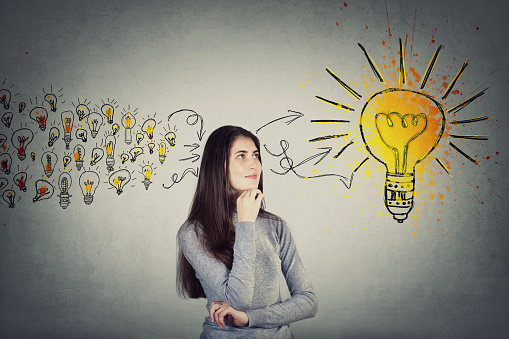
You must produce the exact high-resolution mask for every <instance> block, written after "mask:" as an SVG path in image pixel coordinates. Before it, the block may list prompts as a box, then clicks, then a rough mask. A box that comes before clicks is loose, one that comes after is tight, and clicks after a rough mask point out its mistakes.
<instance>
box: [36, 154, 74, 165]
mask: <svg viewBox="0 0 509 339" xmlns="http://www.w3.org/2000/svg"><path fill="white" fill-rule="evenodd" d="M34 157H35V154H34ZM62 160H63V162H64V168H67V165H69V164H70V163H71V161H72V159H71V157H70V156H69V155H66V156H64V157H63V159H62Z"/></svg>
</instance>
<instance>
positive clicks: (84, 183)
mask: <svg viewBox="0 0 509 339" xmlns="http://www.w3.org/2000/svg"><path fill="white" fill-rule="evenodd" d="M97 186H99V175H98V174H97V173H95V172H93V171H85V172H83V173H81V175H80V187H81V192H82V193H83V200H84V201H85V204H86V205H90V204H91V203H92V202H93V201H94V194H95V190H96V188H97Z"/></svg>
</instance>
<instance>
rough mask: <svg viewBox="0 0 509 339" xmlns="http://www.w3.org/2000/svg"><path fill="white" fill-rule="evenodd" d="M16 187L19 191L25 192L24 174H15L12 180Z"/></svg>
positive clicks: (25, 178)
mask: <svg viewBox="0 0 509 339" xmlns="http://www.w3.org/2000/svg"><path fill="white" fill-rule="evenodd" d="M12 180H13V181H14V183H15V184H16V186H18V188H19V189H20V191H22V192H26V191H27V187H26V182H27V174H26V172H19V173H17V174H16V175H15V176H14V178H12Z"/></svg>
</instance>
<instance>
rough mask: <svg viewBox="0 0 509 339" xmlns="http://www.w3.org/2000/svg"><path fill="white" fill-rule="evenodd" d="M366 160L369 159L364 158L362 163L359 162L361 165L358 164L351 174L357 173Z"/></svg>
mask: <svg viewBox="0 0 509 339" xmlns="http://www.w3.org/2000/svg"><path fill="white" fill-rule="evenodd" d="M368 160H369V157H366V158H364V160H362V161H361V163H360V164H359V166H357V167H356V168H355V169H354V170H353V173H355V172H357V171H358V170H359V168H361V166H362V165H364V163H365V162H366V161H368ZM353 173H352V174H353Z"/></svg>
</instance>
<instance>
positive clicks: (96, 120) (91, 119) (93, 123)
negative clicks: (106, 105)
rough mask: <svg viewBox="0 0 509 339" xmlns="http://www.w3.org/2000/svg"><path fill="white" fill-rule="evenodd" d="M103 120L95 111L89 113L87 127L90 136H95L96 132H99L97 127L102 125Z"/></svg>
mask: <svg viewBox="0 0 509 339" xmlns="http://www.w3.org/2000/svg"><path fill="white" fill-rule="evenodd" d="M103 121H104V120H103V117H102V115H101V114H99V113H97V112H93V113H90V115H89V116H88V127H89V128H90V134H92V138H95V137H96V136H97V133H99V129H100V128H101V126H102V125H103Z"/></svg>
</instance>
